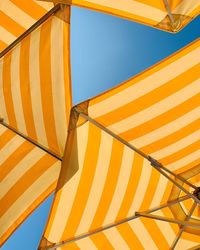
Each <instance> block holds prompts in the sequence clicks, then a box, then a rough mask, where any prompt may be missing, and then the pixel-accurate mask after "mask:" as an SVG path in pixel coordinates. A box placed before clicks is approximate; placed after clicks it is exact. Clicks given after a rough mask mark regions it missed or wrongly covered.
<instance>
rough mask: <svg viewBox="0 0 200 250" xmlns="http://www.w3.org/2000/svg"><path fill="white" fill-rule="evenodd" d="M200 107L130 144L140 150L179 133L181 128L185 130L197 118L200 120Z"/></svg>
mask: <svg viewBox="0 0 200 250" xmlns="http://www.w3.org/2000/svg"><path fill="white" fill-rule="evenodd" d="M199 114H200V107H197V108H195V109H193V110H192V111H190V112H188V113H186V114H184V115H183V116H181V117H179V118H177V119H176V120H174V121H172V122H170V123H167V124H166V125H164V126H162V127H159V128H158V129H156V130H154V131H152V132H150V133H148V134H145V135H143V136H141V137H139V138H136V139H134V140H132V141H130V143H131V144H132V145H136V146H137V147H138V148H142V147H144V146H147V145H149V144H151V143H153V142H156V141H158V140H160V139H162V138H164V137H166V136H168V135H170V134H172V133H175V132H176V131H179V130H180V129H181V128H184V127H185V126H187V125H188V124H190V123H192V122H194V121H195V120H196V119H197V118H199Z"/></svg>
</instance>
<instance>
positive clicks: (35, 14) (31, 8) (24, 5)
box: [10, 0, 46, 20]
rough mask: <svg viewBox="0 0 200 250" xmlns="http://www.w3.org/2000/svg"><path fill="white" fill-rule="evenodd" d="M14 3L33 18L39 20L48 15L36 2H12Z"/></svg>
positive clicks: (21, 0)
mask: <svg viewBox="0 0 200 250" xmlns="http://www.w3.org/2000/svg"><path fill="white" fill-rule="evenodd" d="M10 1H12V2H13V3H14V4H15V5H16V6H17V7H18V8H20V9H21V10H23V11H24V12H26V13H27V14H28V15H29V16H31V17H32V18H34V19H36V20H38V19H40V18H41V17H42V16H44V15H45V14H46V10H45V9H43V8H42V7H41V6H39V5H38V4H37V3H35V2H34V1H30V0H29V1H23V0H10Z"/></svg>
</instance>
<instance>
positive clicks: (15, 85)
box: [11, 44, 27, 134]
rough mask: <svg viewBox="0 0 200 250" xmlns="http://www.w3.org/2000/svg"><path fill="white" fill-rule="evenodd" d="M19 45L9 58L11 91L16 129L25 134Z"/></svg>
mask: <svg viewBox="0 0 200 250" xmlns="http://www.w3.org/2000/svg"><path fill="white" fill-rule="evenodd" d="M20 87H21V86H20V44H19V45H18V46H17V47H16V48H15V49H14V50H13V52H12V57H11V91H12V100H13V107H14V110H15V117H16V121H17V128H18V130H19V131H20V132H22V133H23V134H27V131H26V124H25V120H24V112H23V106H22V99H21V90H20Z"/></svg>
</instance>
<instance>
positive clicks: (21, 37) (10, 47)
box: [0, 4, 60, 58]
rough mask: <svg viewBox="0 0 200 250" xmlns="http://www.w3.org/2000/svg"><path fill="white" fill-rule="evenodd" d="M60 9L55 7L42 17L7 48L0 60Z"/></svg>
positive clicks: (0, 54) (1, 54)
mask: <svg viewBox="0 0 200 250" xmlns="http://www.w3.org/2000/svg"><path fill="white" fill-rule="evenodd" d="M59 9H60V4H57V5H56V6H54V7H53V8H52V9H51V10H50V11H48V12H47V13H46V14H45V15H44V16H42V17H41V18H40V19H39V20H38V21H37V22H35V23H34V24H33V25H32V26H31V27H30V28H29V29H27V30H26V31H25V32H24V33H22V34H21V35H20V36H19V37H18V38H17V39H16V40H14V42H12V43H11V44H10V45H9V46H8V47H6V48H5V49H4V50H3V51H2V52H1V53H0V58H1V57H3V56H4V55H5V54H7V53H8V52H9V51H10V50H11V49H12V48H13V47H15V46H16V45H17V44H18V43H19V42H21V41H22V40H23V39H24V38H25V37H26V36H28V35H29V34H30V33H31V32H32V31H34V30H35V29H37V27H38V26H40V25H41V24H42V23H44V22H45V21H46V20H47V19H48V18H49V17H50V16H52V15H53V14H54V13H55V12H57V11H58V10H59Z"/></svg>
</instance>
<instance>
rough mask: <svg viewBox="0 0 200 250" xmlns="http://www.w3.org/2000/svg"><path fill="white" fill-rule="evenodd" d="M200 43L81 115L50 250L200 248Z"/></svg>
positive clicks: (74, 124)
mask: <svg viewBox="0 0 200 250" xmlns="http://www.w3.org/2000/svg"><path fill="white" fill-rule="evenodd" d="M199 58H200V40H196V41H195V42H193V43H192V44H190V45H188V46H187V47H186V48H184V49H182V50H181V51H179V52H178V53H176V54H174V55H172V56H170V57H169V58H167V59H165V60H164V61H162V62H161V63H159V64H157V65H156V66H154V67H152V68H150V69H148V70H147V71H145V72H143V73H142V74H140V75H138V76H136V77H133V78H132V79H129V80H128V81H126V82H125V83H123V84H121V85H120V86H117V87H115V88H114V89H112V90H110V91H108V92H106V93H104V94H101V95H99V96H97V97H95V98H92V99H90V100H88V101H86V102H84V103H81V104H79V105H77V106H76V107H74V108H73V109H72V113H71V119H70V124H69V136H68V140H67V145H66V152H65V158H64V162H63V166H62V170H61V174H60V178H59V182H58V186H57V188H56V195H55V198H54V202H53V207H52V210H51V214H50V217H49V220H48V223H47V227H46V230H45V233H44V236H43V239H42V241H41V245H40V249H59V250H61V249H62V250H66V249H91V250H93V249H94V250H95V249H123V250H125V249H127V250H128V249H152V250H153V249H163V250H165V249H175V248H176V249H189V248H191V247H196V248H195V249H199V248H198V247H199V244H200V236H199V235H200V219H199V208H200V188H199V184H200V158H199V152H200V149H199V148H200V147H199V146H200V129H199V128H200V119H199V114H200V64H199Z"/></svg>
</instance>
